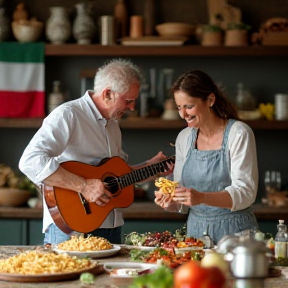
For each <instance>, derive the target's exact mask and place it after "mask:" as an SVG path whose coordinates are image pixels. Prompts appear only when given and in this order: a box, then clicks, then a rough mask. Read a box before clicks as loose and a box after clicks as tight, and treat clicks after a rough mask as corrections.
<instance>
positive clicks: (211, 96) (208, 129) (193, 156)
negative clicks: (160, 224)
mask: <svg viewBox="0 0 288 288" xmlns="http://www.w3.org/2000/svg"><path fill="white" fill-rule="evenodd" d="M172 92H173V94H174V100H175V103H176V105H177V107H178V110H179V114H180V116H181V118H183V119H185V120H186V122H187V124H188V127H187V128H185V129H183V130H182V131H181V132H180V133H179V135H178V137H177V139H176V163H175V168H174V180H175V181H177V182H179V186H180V187H178V188H176V190H175V195H174V197H173V198H170V199H167V197H166V198H165V196H164V195H163V194H162V193H161V191H156V192H155V196H156V198H155V203H156V204H158V205H160V206H161V207H162V208H164V209H166V210H168V211H174V212H175V211H179V212H182V213H183V212H184V213H185V212H186V213H187V212H188V210H189V216H188V220H187V236H189V237H192V236H193V237H197V238H200V237H202V235H203V232H206V229H207V227H208V225H209V231H208V233H209V235H210V236H211V238H212V239H213V240H214V242H216V243H217V242H218V241H219V240H220V239H221V238H222V237H223V236H225V235H229V234H234V233H239V232H242V231H244V230H246V229H257V227H258V225H257V220H256V218H255V215H254V214H253V212H252V211H251V209H250V205H251V204H252V203H253V202H254V201H255V198H256V195H257V188H258V168H257V154H256V144H255V138H254V135H253V132H252V130H251V129H250V127H249V126H247V125H246V124H245V123H243V122H241V121H237V120H236V119H237V113H236V111H235V109H234V108H233V106H232V104H231V103H230V102H229V101H228V99H227V98H226V97H225V95H224V94H223V92H222V91H221V90H220V89H219V88H218V87H217V85H216V84H215V83H214V82H213V80H212V79H211V78H210V77H209V76H208V75H207V74H205V73H204V72H201V71H190V72H187V73H185V74H183V75H182V76H180V78H179V79H178V80H176V82H175V83H174V85H173V87H172ZM185 210H186V211H185Z"/></svg>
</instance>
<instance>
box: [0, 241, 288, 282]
mask: <svg viewBox="0 0 288 288" xmlns="http://www.w3.org/2000/svg"><path fill="white" fill-rule="evenodd" d="M36 248H39V246H0V258H1V259H4V258H8V257H11V256H12V255H15V254H16V253H19V251H21V250H31V249H36ZM97 261H98V262H99V263H105V262H113V261H115V262H118V261H123V262H127V261H130V260H129V257H128V251H127V250H126V249H123V248H122V249H121V251H120V252H119V253H118V254H116V255H115V256H113V257H109V258H103V259H97ZM287 268H288V267H287ZM287 268H286V267H285V268H284V267H283V269H285V272H286V270H287V271H288V269H287ZM283 271H284V270H283ZM286 275H287V274H286ZM95 277H96V280H95V284H94V285H89V287H97V288H126V287H128V286H129V284H131V283H132V281H133V279H132V278H112V277H110V276H109V274H107V273H105V272H103V273H101V274H100V275H97V276H95ZM253 281H254V283H253ZM253 281H252V280H249V281H246V282H250V286H243V283H242V284H241V286H237V285H235V283H234V284H233V283H232V284H231V288H234V287H235V288H236V287H237V288H238V287H241V288H260V287H265V288H286V287H288V280H287V279H286V277H285V275H283V276H281V277H277V278H267V279H265V281H264V286H262V284H263V282H262V283H261V281H259V280H258V281H256V282H255V280H253ZM251 283H252V284H251ZM251 285H252V286H251ZM0 287H1V288H2V287H3V288H12V287H13V288H14V287H15V288H51V287H57V288H66V287H75V288H80V287H81V288H83V287H84V285H83V284H82V283H81V282H80V280H78V279H76V280H69V281H61V282H42V283H17V282H8V281H0ZM87 287H88V286H87ZM229 288H230V287H229Z"/></svg>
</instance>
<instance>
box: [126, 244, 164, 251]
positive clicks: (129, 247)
mask: <svg viewBox="0 0 288 288" xmlns="http://www.w3.org/2000/svg"><path fill="white" fill-rule="evenodd" d="M121 247H123V248H127V249H129V250H131V249H139V250H141V251H152V250H154V249H156V248H158V247H149V246H137V245H126V244H121Z"/></svg>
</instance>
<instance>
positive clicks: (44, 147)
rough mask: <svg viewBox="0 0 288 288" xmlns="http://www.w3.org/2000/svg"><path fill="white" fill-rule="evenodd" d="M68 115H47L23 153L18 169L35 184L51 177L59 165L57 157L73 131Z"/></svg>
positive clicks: (67, 112) (67, 113)
mask: <svg viewBox="0 0 288 288" xmlns="http://www.w3.org/2000/svg"><path fill="white" fill-rule="evenodd" d="M69 113H70V112H69V111H66V115H65V116H64V115H61V116H59V115H55V114H54V113H53V114H51V115H49V116H48V117H47V118H46V119H45V120H44V123H43V125H42V127H41V128H40V129H39V130H38V131H37V132H36V134H35V135H34V137H33V138H32V140H31V141H30V143H29V144H28V146H27V147H26V149H25V150H24V152H23V155H22V157H21V159H20V161H19V169H20V170H21V171H22V172H23V173H24V174H26V175H27V177H28V178H29V179H31V181H33V182H34V183H36V184H40V183H41V182H42V181H43V180H44V179H46V178H47V177H49V176H50V175H52V174H53V173H54V172H55V171H56V170H57V169H58V167H59V165H60V161H59V159H58V157H57V156H59V155H60V154H61V153H62V152H63V150H64V149H65V148H66V145H67V143H68V141H69V138H68V135H70V134H71V132H69V130H70V131H71V130H73V127H71V125H72V123H73V121H69ZM56 116H57V117H56ZM60 118H62V119H61V121H60ZM68 123H69V125H70V126H69V125H68Z"/></svg>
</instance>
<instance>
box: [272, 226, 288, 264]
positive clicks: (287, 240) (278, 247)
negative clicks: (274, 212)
mask: <svg viewBox="0 0 288 288" xmlns="http://www.w3.org/2000/svg"><path fill="white" fill-rule="evenodd" d="M277 228H278V232H277V234H276V236H275V258H276V259H277V261H278V262H279V260H280V259H281V258H287V244H288V235H287V225H286V224H284V220H279V224H278V225H277ZM279 258H280V259H279Z"/></svg>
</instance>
